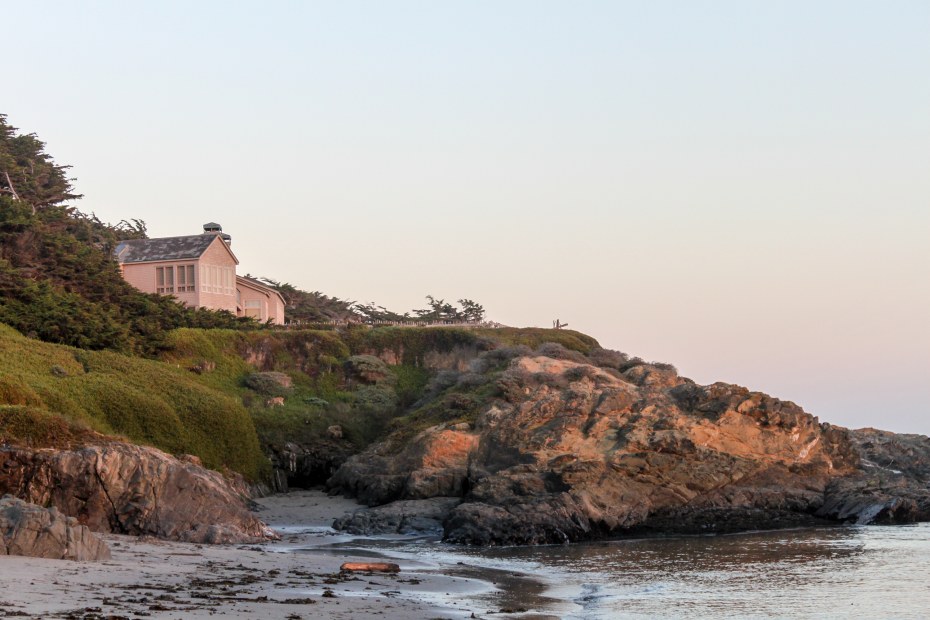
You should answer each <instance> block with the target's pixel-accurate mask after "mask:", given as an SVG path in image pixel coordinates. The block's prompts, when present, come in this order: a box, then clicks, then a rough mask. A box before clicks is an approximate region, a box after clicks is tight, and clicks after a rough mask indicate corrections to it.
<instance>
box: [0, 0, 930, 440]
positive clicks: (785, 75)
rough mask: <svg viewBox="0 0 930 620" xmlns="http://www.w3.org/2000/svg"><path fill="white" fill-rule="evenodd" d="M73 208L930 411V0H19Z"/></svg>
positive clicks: (34, 106)
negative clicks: (214, 234)
mask: <svg viewBox="0 0 930 620" xmlns="http://www.w3.org/2000/svg"><path fill="white" fill-rule="evenodd" d="M0 9H2V15H3V21H4V24H5V25H6V27H5V28H4V34H3V37H2V38H0V52H2V54H3V56H2V57H3V58H4V59H5V60H4V68H3V79H2V82H0V112H3V113H6V114H7V115H8V117H9V122H10V123H11V124H13V125H14V126H16V127H19V128H20V129H22V130H23V131H26V132H35V133H37V134H38V135H39V137H40V138H41V139H43V140H44V141H45V142H46V143H47V150H48V152H49V153H51V154H52V155H53V156H54V157H55V158H56V160H57V161H58V162H59V163H63V164H70V165H72V166H73V168H72V172H73V174H74V176H75V178H76V179H77V181H76V186H77V189H78V190H79V191H80V192H81V193H83V194H84V199H83V200H81V201H80V203H79V205H78V206H79V208H81V209H82V210H83V211H85V212H94V213H96V214H97V216H98V217H100V218H101V219H103V220H106V221H110V222H118V221H120V220H122V219H131V218H137V219H141V220H144V221H145V222H146V223H147V225H148V230H149V234H150V235H151V236H173V235H182V234H196V233H199V232H200V230H201V226H202V224H203V223H205V222H208V221H217V222H220V223H221V224H222V225H223V227H224V231H225V232H227V233H229V234H231V235H232V237H233V250H234V251H235V252H236V254H237V256H238V258H239V260H240V268H239V270H240V272H241V273H246V272H247V273H250V274H252V275H257V276H265V277H271V278H274V279H276V280H279V281H285V282H290V283H292V284H294V285H295V286H298V287H300V288H303V289H306V290H318V291H321V292H323V293H326V294H328V295H332V296H337V297H340V298H343V299H350V300H356V301H360V302H370V301H375V302H377V303H379V304H382V305H384V306H387V307H388V308H391V309H394V310H398V311H401V312H403V311H406V310H409V309H411V308H418V307H423V305H424V297H425V296H426V295H427V294H431V295H434V296H436V297H439V298H445V299H447V300H455V299H459V298H462V297H466V298H470V299H474V300H477V301H479V302H480V303H482V304H483V305H484V306H485V308H486V309H487V311H488V316H489V318H491V319H493V320H496V321H499V322H501V323H505V324H508V325H513V326H542V327H548V326H551V324H552V321H553V320H555V319H560V320H561V321H563V322H567V323H568V324H569V326H570V327H571V328H573V329H577V330H580V331H582V332H585V333H587V334H590V335H592V336H594V337H595V338H597V339H598V341H599V342H600V343H601V344H602V346H604V347H607V348H612V349H618V350H621V351H625V352H627V353H630V354H632V355H639V356H641V357H643V358H645V359H647V360H654V361H663V362H669V363H673V364H675V365H676V366H677V367H678V369H679V371H680V372H681V373H682V374H683V375H685V376H687V377H690V378H692V379H694V380H695V381H697V382H699V383H705V384H706V383H711V382H714V381H718V380H722V381H727V382H731V383H737V384H740V385H744V386H746V387H749V388H750V389H755V390H760V391H764V392H767V393H770V394H772V395H774V396H777V397H779V398H782V399H784V400H792V401H794V402H796V403H798V404H800V405H801V406H803V407H804V408H805V410H807V411H809V412H811V413H813V414H814V415H817V416H819V417H820V419H821V420H822V421H827V422H831V423H834V424H840V425H844V426H851V427H862V426H874V427H879V428H885V429H888V430H894V431H899V432H917V433H923V434H930V36H928V35H927V33H928V32H930V2H927V1H926V0H915V1H907V0H891V1H888V2H873V1H858V0H842V1H828V0H819V1H818V0H804V1H792V0H782V1H779V2H764V1H761V0H739V1H727V0H719V1H714V2H711V1H706V0H689V1H685V0H681V1H670V0H656V1H649V2H645V1H635V2H632V1H631V2H623V1H606V0H605V1H602V2H596V1H590V0H575V1H572V2H549V1H544V0H526V1H517V0H512V1H500V0H496V1H493V2H492V1H470V2H451V1H449V2H438V1H433V0H429V1H427V0H423V1H419V2H410V1H401V0H393V1H391V2H384V1H382V0H372V1H369V2H359V1H353V0H341V1H340V2H312V1H309V0H307V1H304V2H284V1H262V2H209V1H200V2H194V3H192V2H171V1H159V2H132V3H129V2H121V1H114V2H81V3H75V2H63V1H62V2H51V1H45V0H40V1H36V2H19V1H13V0H0Z"/></svg>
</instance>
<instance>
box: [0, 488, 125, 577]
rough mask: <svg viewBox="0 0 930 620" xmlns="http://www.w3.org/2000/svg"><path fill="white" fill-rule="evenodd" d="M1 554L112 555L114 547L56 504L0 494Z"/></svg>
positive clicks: (78, 557) (74, 557)
mask: <svg viewBox="0 0 930 620" xmlns="http://www.w3.org/2000/svg"><path fill="white" fill-rule="evenodd" d="M0 555H25V556H30V557H36V558H48V559H53V560H77V561H95V562H96V561H99V560H109V559H110V548H109V547H108V546H107V544H106V543H105V542H103V541H102V540H101V539H100V538H99V537H97V536H95V535H94V534H93V533H92V532H91V531H90V530H89V529H88V528H87V527H86V526H84V525H81V524H79V523H78V522H77V519H74V518H73V517H67V516H65V515H63V514H62V513H61V512H59V511H58V510H57V509H55V508H43V507H42V506H36V505H35V504H30V503H28V502H24V501H23V500H21V499H17V498H15V497H12V496H9V495H6V496H4V497H3V498H0Z"/></svg>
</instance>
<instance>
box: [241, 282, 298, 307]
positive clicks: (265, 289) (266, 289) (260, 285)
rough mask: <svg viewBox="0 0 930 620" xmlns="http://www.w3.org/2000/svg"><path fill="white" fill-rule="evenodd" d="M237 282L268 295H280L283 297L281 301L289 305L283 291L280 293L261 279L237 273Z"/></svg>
mask: <svg viewBox="0 0 930 620" xmlns="http://www.w3.org/2000/svg"><path fill="white" fill-rule="evenodd" d="M236 284H237V285H245V286H248V287H251V288H253V289H256V290H258V291H260V292H262V293H264V294H266V295H277V296H278V297H280V298H281V303H282V304H284V305H285V306H286V305H287V302H286V301H284V296H283V295H282V294H281V293H279V292H278V291H277V290H275V289H273V288H271V287H270V286H268V285H267V284H265V283H264V282H262V281H260V280H256V279H255V278H248V277H246V276H239V275H237V276H236Z"/></svg>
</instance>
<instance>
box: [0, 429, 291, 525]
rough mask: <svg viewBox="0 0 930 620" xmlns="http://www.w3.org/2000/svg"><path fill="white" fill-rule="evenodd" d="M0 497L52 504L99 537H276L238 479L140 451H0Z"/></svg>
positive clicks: (120, 446)
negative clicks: (108, 534) (258, 515)
mask: <svg viewBox="0 0 930 620" xmlns="http://www.w3.org/2000/svg"><path fill="white" fill-rule="evenodd" d="M0 493H9V494H11V495H14V496H16V497H19V498H21V499H24V500H26V501H28V502H33V503H36V504H40V505H43V506H55V507H56V508H57V509H58V510H60V511H62V512H63V513H65V514H67V515H68V516H71V517H75V518H76V519H77V520H78V521H79V522H80V523H81V524H83V525H86V526H87V527H89V528H90V529H92V530H94V531H98V532H114V533H118V534H136V535H138V534H148V535H152V536H157V537H159V538H167V539H171V540H180V541H187V542H199V543H228V542H254V541H259V540H264V539H267V538H273V537H274V536H275V535H274V533H273V532H272V531H271V530H270V529H268V528H267V527H266V526H265V525H264V524H263V523H262V522H261V521H259V520H258V519H257V518H256V517H255V516H254V515H253V514H252V513H251V512H250V511H249V509H248V507H247V499H246V493H247V489H246V487H245V485H244V483H242V481H241V479H240V480H238V481H237V480H233V479H228V478H225V477H224V476H222V475H221V474H219V473H217V472H215V471H210V470H207V469H204V468H203V467H201V466H200V465H199V464H198V463H197V462H196V461H195V460H194V459H189V460H186V461H182V460H179V459H175V458H173V457H171V456H169V455H167V454H165V453H163V452H160V451H159V450H156V449H154V448H148V447H144V446H137V445H131V444H124V443H119V442H110V443H105V444H103V445H92V446H87V447H84V448H79V449H68V450H51V449H42V450H33V449H27V448H16V447H4V448H0Z"/></svg>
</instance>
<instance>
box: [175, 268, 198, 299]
mask: <svg viewBox="0 0 930 620" xmlns="http://www.w3.org/2000/svg"><path fill="white" fill-rule="evenodd" d="M194 290H195V289H194V266H193V265H181V266H180V267H178V292H179V293H185V292H188V293H192V292H193V291H194Z"/></svg>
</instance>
